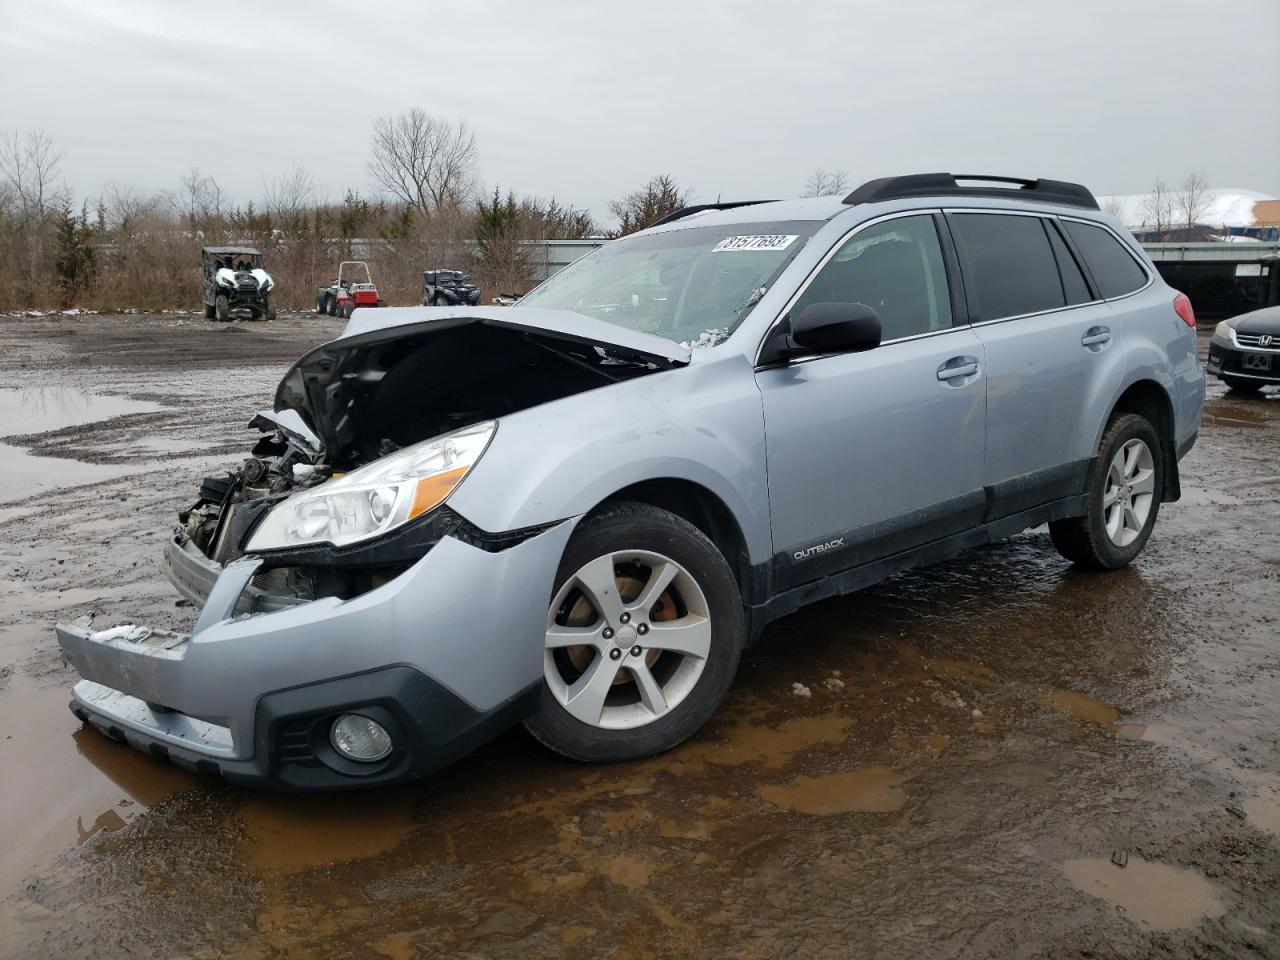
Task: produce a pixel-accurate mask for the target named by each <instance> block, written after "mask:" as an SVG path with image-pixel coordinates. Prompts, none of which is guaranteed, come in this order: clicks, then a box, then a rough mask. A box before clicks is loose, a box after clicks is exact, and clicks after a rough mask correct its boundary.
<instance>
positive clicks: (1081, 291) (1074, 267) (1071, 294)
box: [1044, 222, 1093, 304]
mask: <svg viewBox="0 0 1280 960" xmlns="http://www.w3.org/2000/svg"><path fill="white" fill-rule="evenodd" d="M1044 228H1045V230H1046V231H1047V232H1048V234H1049V243H1050V244H1052V246H1053V256H1054V259H1056V260H1057V261H1058V273H1060V274H1061V275H1062V292H1063V293H1065V294H1066V295H1067V303H1068V304H1075V303H1088V302H1089V301H1090V300H1092V299H1093V297H1091V296H1090V295H1089V285H1088V284H1087V283H1085V282H1084V274H1083V273H1081V272H1080V265H1079V264H1077V263H1076V258H1075V257H1074V256H1072V255H1071V251H1070V250H1069V249H1067V244H1066V241H1064V240H1063V239H1062V235H1061V234H1059V233H1058V228H1057V227H1055V226H1054V225H1053V224H1052V223H1048V222H1046V223H1045V225H1044Z"/></svg>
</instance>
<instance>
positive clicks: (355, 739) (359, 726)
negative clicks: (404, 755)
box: [329, 713, 391, 763]
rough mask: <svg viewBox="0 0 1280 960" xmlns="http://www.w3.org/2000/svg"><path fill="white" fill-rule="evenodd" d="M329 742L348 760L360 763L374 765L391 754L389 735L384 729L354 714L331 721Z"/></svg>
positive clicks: (373, 721) (380, 725)
mask: <svg viewBox="0 0 1280 960" xmlns="http://www.w3.org/2000/svg"><path fill="white" fill-rule="evenodd" d="M329 742H330V743H332V744H333V749H335V750H337V751H338V752H339V753H340V754H342V755H343V756H344V757H346V758H347V759H348V760H359V761H360V762H361V763H374V762H375V761H378V760H381V759H382V758H383V757H385V756H386V755H387V754H389V753H390V752H391V734H389V733H387V731H386V728H385V727H383V726H382V724H380V723H378V722H377V721H376V720H370V719H369V718H368V717H362V716H360V715H359V714H355V713H344V714H343V715H342V716H340V717H339V718H338V719H337V720H335V721H333V728H332V729H331V730H330V731H329Z"/></svg>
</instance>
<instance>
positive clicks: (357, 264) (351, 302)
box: [316, 260, 383, 317]
mask: <svg viewBox="0 0 1280 960" xmlns="http://www.w3.org/2000/svg"><path fill="white" fill-rule="evenodd" d="M362 277H363V279H361V278H362ZM381 306H383V303H382V297H380V296H379V295H378V288H377V287H376V286H374V283H373V275H372V274H370V273H369V265H368V264H367V263H365V262H364V261H363V260H343V261H342V262H341V263H340V264H338V277H337V279H336V280H334V281H333V282H332V283H329V284H326V285H325V286H323V287H321V288H320V292H319V293H318V294H316V313H327V314H328V315H329V316H331V317H350V316H351V314H352V313H354V312H355V309H356V307H381Z"/></svg>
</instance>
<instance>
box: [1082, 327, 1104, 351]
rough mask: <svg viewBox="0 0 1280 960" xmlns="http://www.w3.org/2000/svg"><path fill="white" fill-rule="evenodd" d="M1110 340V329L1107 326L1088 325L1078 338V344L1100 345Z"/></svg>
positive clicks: (1086, 345) (1087, 345)
mask: <svg viewBox="0 0 1280 960" xmlns="http://www.w3.org/2000/svg"><path fill="white" fill-rule="evenodd" d="M1110 342H1111V330H1110V328H1108V327H1090V328H1089V329H1088V330H1086V331H1085V333H1084V336H1083V337H1081V338H1080V345H1081V346H1084V347H1100V346H1102V345H1103V344H1104V343H1110Z"/></svg>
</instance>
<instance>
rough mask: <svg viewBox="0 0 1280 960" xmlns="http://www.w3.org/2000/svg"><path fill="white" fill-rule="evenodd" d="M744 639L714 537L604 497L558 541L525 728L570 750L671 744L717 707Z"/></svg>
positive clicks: (646, 751)
mask: <svg viewBox="0 0 1280 960" xmlns="http://www.w3.org/2000/svg"><path fill="white" fill-rule="evenodd" d="M744 637H745V624H744V618H743V612H742V599H741V596H740V595H739V593H738V587H737V583H736V582H735V580H734V577H733V573H732V571H731V570H730V569H729V565H728V563H727V562H726V561H725V559H724V557H723V556H722V555H721V553H720V551H719V550H718V549H717V548H716V546H715V544H713V543H712V542H711V541H710V540H709V539H707V537H706V536H705V535H704V534H703V533H702V532H701V531H700V530H698V529H697V528H696V527H694V526H693V525H692V524H690V523H688V522H687V521H685V520H683V519H681V518H680V517H678V516H676V515H675V514H672V513H668V512H667V511H665V510H660V509H658V508H657V507H652V506H649V505H648V504H640V503H619V504H616V505H614V506H611V507H608V508H606V509H605V510H603V511H601V512H600V513H598V514H596V515H595V516H593V517H590V518H588V519H587V520H585V521H583V524H582V526H581V527H579V528H578V530H577V531H576V532H575V533H574V535H573V537H572V539H571V540H570V541H569V545H568V547H567V548H566V549H565V554H564V557H563V559H562V561H561V564H560V569H559V572H558V574H557V577H556V591H555V594H554V595H553V597H552V599H551V604H550V608H549V610H548V613H547V631H546V641H545V649H544V653H543V679H544V685H543V691H542V703H541V706H540V707H539V709H538V712H537V713H536V714H535V715H534V716H533V717H531V718H530V719H529V721H528V722H527V726H528V728H529V730H530V732H531V733H532V734H533V735H534V736H535V737H536V738H537V739H538V740H540V741H541V742H542V743H544V744H546V745H547V746H549V747H550V748H551V749H553V750H555V751H557V752H559V753H562V754H564V755H566V756H568V757H572V758H574V759H576V760H587V761H594V762H609V761H616V760H634V759H637V758H640V757H646V756H649V755H651V754H654V753H659V752H661V751H663V750H669V749H670V748H671V747H674V746H675V745H676V744H678V743H680V742H681V741H683V740H684V739H685V738H687V737H689V736H690V735H691V734H693V733H694V732H695V731H696V730H697V729H698V728H699V727H701V726H702V725H703V723H705V722H706V721H707V719H708V718H709V717H710V716H711V714H712V713H714V712H715V709H716V707H717V706H718V705H719V704H720V701H721V700H722V699H723V698H724V695H725V693H726V692H727V691H728V689H729V685H730V684H731V683H732V682H733V676H734V673H735V672H736V671H737V668H738V659H739V657H740V655H741V652H742V646H743V642H744Z"/></svg>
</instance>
